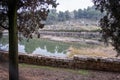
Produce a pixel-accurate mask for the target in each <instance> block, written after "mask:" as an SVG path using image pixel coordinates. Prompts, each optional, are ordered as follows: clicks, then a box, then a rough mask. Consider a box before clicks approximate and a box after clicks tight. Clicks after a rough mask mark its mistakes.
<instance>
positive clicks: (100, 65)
mask: <svg viewBox="0 0 120 80" xmlns="http://www.w3.org/2000/svg"><path fill="white" fill-rule="evenodd" d="M0 59H2V60H4V61H8V53H7V52H0ZM19 62H20V63H26V64H34V65H41V66H52V67H60V68H70V69H91V70H102V71H115V72H120V59H117V58H99V57H98V58H96V57H83V56H79V57H78V56H75V57H74V58H72V59H66V58H65V59H61V58H55V57H42V56H33V55H25V54H20V55H19Z"/></svg>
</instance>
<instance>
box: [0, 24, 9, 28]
mask: <svg viewBox="0 0 120 80" xmlns="http://www.w3.org/2000/svg"><path fill="white" fill-rule="evenodd" d="M0 27H2V28H4V29H9V28H8V27H7V26H3V25H2V24H0Z"/></svg>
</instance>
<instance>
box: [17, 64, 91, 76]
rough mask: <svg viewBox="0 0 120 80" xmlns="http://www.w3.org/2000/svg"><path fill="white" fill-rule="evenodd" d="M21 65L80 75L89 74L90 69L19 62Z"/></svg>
mask: <svg viewBox="0 0 120 80" xmlns="http://www.w3.org/2000/svg"><path fill="white" fill-rule="evenodd" d="M19 66H20V67H22V68H33V69H34V68H40V69H45V70H53V71H65V72H70V73H76V74H80V75H86V76H87V75H89V74H90V71H89V70H83V69H80V70H73V69H65V68H55V67H48V66H38V65H29V64H19Z"/></svg>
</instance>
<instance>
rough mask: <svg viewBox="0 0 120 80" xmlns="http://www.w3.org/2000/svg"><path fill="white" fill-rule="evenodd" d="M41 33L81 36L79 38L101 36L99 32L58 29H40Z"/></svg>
mask: <svg viewBox="0 0 120 80" xmlns="http://www.w3.org/2000/svg"><path fill="white" fill-rule="evenodd" d="M39 33H40V34H41V35H52V36H63V37H81V38H101V34H100V33H99V32H66V31H64V32H58V31H40V32H39Z"/></svg>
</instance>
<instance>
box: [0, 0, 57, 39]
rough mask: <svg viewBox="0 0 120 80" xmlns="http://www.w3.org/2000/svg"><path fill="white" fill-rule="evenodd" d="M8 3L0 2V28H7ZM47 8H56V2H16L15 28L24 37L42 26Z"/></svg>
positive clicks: (42, 0) (5, 0)
mask: <svg viewBox="0 0 120 80" xmlns="http://www.w3.org/2000/svg"><path fill="white" fill-rule="evenodd" d="M8 1H9V0H0V16H1V18H0V27H3V28H4V29H9V27H8ZM49 6H51V7H54V8H55V7H56V6H57V3H56V0H18V2H17V27H18V30H19V32H22V33H23V35H24V36H25V37H29V36H30V34H31V33H33V32H34V31H36V30H38V29H39V28H42V27H43V26H44V23H43V21H44V20H46V18H47V15H48V13H49Z"/></svg>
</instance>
